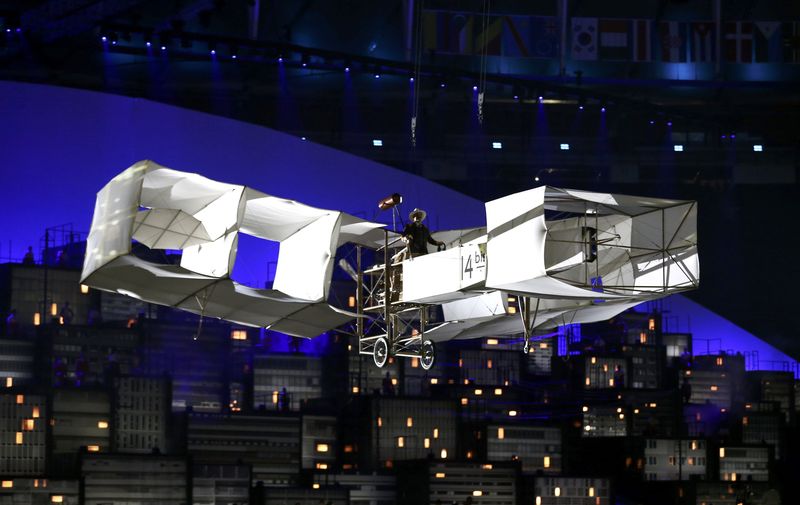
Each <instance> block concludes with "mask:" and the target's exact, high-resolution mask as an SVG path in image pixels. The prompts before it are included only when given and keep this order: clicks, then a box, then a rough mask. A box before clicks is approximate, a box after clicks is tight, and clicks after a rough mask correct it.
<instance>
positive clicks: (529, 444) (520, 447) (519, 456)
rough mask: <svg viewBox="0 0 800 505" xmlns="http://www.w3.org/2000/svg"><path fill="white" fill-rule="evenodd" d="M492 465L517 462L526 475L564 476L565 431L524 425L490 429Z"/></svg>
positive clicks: (488, 442)
mask: <svg viewBox="0 0 800 505" xmlns="http://www.w3.org/2000/svg"><path fill="white" fill-rule="evenodd" d="M486 446H487V448H486V457H487V460H488V461H492V462H495V461H497V462H502V461H512V460H513V461H516V460H519V461H520V462H521V464H522V471H523V472H524V473H534V472H537V471H542V472H544V473H556V474H557V473H560V472H561V469H562V462H561V461H562V452H561V429H560V428H551V427H545V426H541V427H536V426H523V425H514V424H510V425H504V426H501V425H494V424H490V425H489V426H487V427H486Z"/></svg>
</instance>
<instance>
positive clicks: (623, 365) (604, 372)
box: [584, 356, 628, 389]
mask: <svg viewBox="0 0 800 505" xmlns="http://www.w3.org/2000/svg"><path fill="white" fill-rule="evenodd" d="M615 372H616V374H617V384H615V383H614V380H615V379H614V376H615ZM620 372H621V373H622V377H623V381H624V384H619V376H620ZM627 375H628V364H627V360H626V359H625V358H612V357H605V356H588V357H587V358H586V363H585V373H584V387H585V388H586V389H605V388H613V387H617V388H620V387H625V386H627V385H628V382H627V380H626V379H627Z"/></svg>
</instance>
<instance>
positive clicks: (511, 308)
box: [508, 307, 517, 314]
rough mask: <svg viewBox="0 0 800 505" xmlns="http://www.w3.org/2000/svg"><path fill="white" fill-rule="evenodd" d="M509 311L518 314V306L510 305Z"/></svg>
mask: <svg viewBox="0 0 800 505" xmlns="http://www.w3.org/2000/svg"><path fill="white" fill-rule="evenodd" d="M508 313H509V314H516V313H517V308H516V307H509V308H508Z"/></svg>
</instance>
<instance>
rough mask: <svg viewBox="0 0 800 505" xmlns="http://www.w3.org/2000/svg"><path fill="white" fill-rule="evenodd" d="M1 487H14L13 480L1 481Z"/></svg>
mask: <svg viewBox="0 0 800 505" xmlns="http://www.w3.org/2000/svg"><path fill="white" fill-rule="evenodd" d="M3 487H5V488H9V487H14V481H13V480H4V481H3Z"/></svg>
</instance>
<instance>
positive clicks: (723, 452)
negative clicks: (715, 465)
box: [719, 447, 725, 458]
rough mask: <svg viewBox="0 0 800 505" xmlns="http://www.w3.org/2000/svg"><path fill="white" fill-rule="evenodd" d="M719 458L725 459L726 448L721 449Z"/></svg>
mask: <svg viewBox="0 0 800 505" xmlns="http://www.w3.org/2000/svg"><path fill="white" fill-rule="evenodd" d="M719 457H720V458H724V457H725V448H724V447H720V448H719Z"/></svg>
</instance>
